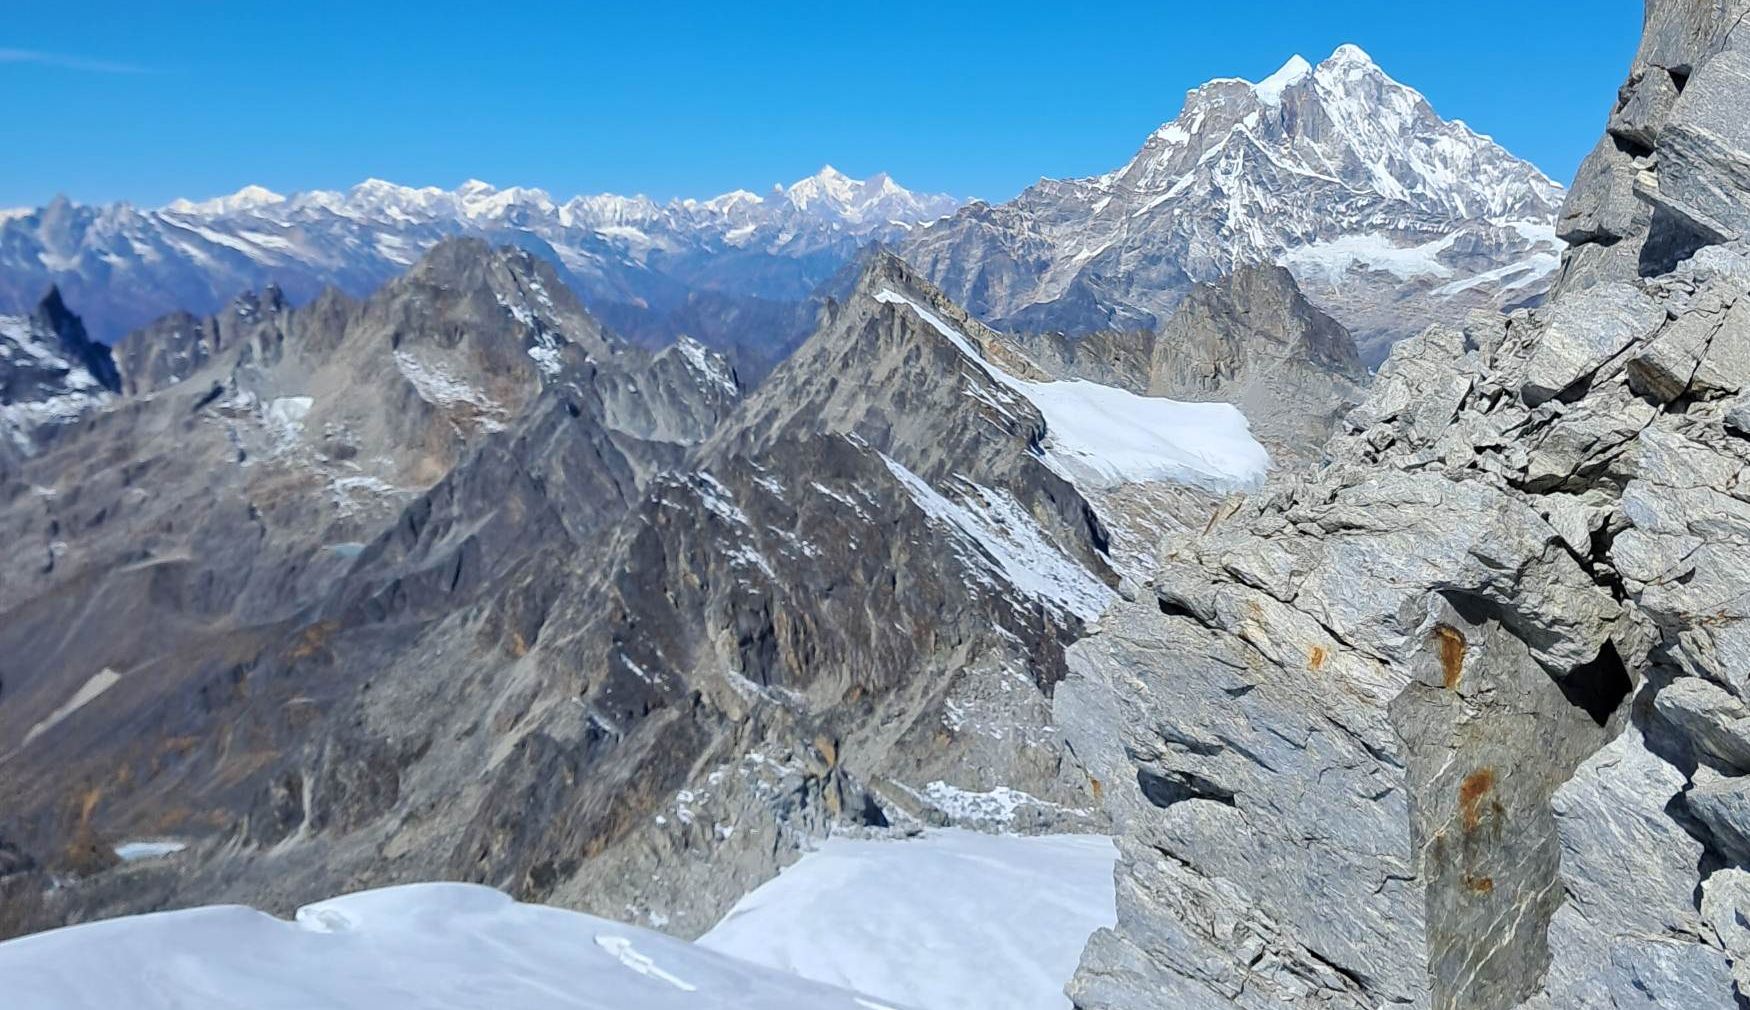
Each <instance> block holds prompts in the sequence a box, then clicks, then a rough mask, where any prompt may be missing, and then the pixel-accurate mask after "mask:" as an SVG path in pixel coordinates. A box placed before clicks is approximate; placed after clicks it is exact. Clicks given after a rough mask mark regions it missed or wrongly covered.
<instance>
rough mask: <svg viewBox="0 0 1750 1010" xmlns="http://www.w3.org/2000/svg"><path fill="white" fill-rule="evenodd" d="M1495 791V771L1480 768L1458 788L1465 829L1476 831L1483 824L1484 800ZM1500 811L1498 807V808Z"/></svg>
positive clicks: (1468, 776) (1466, 777)
mask: <svg viewBox="0 0 1750 1010" xmlns="http://www.w3.org/2000/svg"><path fill="white" fill-rule="evenodd" d="M1494 791H1495V770H1494V769H1493V768H1479V769H1477V770H1476V771H1474V772H1471V773H1470V774H1469V775H1467V776H1465V779H1464V781H1463V782H1462V783H1460V784H1459V787H1458V809H1459V814H1460V816H1461V817H1462V818H1463V819H1464V829H1465V830H1466V831H1475V830H1476V829H1477V825H1479V824H1481V823H1482V822H1483V800H1485V799H1487V798H1488V796H1489V794H1490V793H1492V792H1494ZM1497 809H1498V806H1497Z"/></svg>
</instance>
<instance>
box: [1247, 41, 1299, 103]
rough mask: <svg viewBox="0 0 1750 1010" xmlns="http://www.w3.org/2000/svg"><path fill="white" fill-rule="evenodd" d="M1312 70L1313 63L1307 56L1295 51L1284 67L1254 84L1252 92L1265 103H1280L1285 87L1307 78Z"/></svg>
mask: <svg viewBox="0 0 1750 1010" xmlns="http://www.w3.org/2000/svg"><path fill="white" fill-rule="evenodd" d="M1312 72H1313V68H1312V64H1311V63H1308V62H1307V61H1306V57H1304V56H1302V55H1300V54H1299V53H1295V54H1294V55H1293V56H1290V57H1289V58H1288V62H1287V63H1284V64H1282V69H1280V70H1278V71H1276V72H1275V73H1273V74H1271V75H1270V76H1269V77H1266V78H1264V79H1263V80H1261V81H1259V82H1258V83H1257V84H1255V85H1253V86H1252V92H1253V93H1254V94H1256V95H1257V96H1258V100H1259V101H1261V102H1263V103H1264V104H1265V105H1280V104H1281V103H1282V91H1283V89H1284V88H1287V87H1289V86H1291V85H1295V84H1299V83H1300V82H1301V81H1304V80H1306V78H1307V75H1308V74H1311V73H1312Z"/></svg>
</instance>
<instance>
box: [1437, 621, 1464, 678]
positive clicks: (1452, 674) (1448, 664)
mask: <svg viewBox="0 0 1750 1010" xmlns="http://www.w3.org/2000/svg"><path fill="white" fill-rule="evenodd" d="M1434 637H1435V638H1436V639H1438V640H1439V641H1438V642H1437V643H1436V644H1437V645H1438V646H1439V649H1440V672H1441V674H1442V679H1443V680H1445V682H1446V687H1447V689H1448V690H1451V689H1452V688H1455V687H1457V686H1458V681H1459V678H1460V677H1462V676H1464V635H1463V634H1462V633H1461V632H1460V631H1459V630H1458V629H1457V628H1455V627H1453V626H1452V625H1450V624H1438V625H1435V627H1434Z"/></svg>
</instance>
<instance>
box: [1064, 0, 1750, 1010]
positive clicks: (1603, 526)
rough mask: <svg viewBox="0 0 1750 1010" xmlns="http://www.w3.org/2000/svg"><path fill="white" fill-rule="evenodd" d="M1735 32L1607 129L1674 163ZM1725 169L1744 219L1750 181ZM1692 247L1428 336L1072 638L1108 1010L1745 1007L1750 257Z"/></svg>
mask: <svg viewBox="0 0 1750 1010" xmlns="http://www.w3.org/2000/svg"><path fill="white" fill-rule="evenodd" d="M1726 18H1727V12H1723V11H1722V10H1721V9H1720V5H1716V4H1711V3H1705V4H1704V3H1692V4H1681V3H1672V4H1659V5H1654V7H1653V8H1652V9H1651V10H1650V11H1649V18H1648V37H1647V40H1646V41H1645V42H1644V44H1643V50H1642V58H1641V60H1640V61H1638V62H1637V67H1636V74H1637V77H1636V78H1635V79H1633V80H1631V82H1630V85H1629V86H1628V88H1626V89H1625V97H1624V99H1623V102H1622V104H1621V105H1620V106H1619V108H1618V111H1617V114H1616V117H1615V118H1614V119H1613V121H1612V127H1611V129H1612V131H1613V134H1612V136H1613V137H1615V136H1616V133H1617V132H1620V133H1621V134H1622V135H1623V137H1624V138H1626V140H1625V142H1627V143H1631V144H1632V143H1648V142H1650V143H1651V145H1652V149H1651V150H1650V151H1648V152H1646V156H1647V157H1648V158H1649V164H1654V165H1657V166H1658V168H1657V171H1658V173H1660V174H1661V175H1662V174H1663V173H1664V172H1665V171H1666V165H1667V162H1666V161H1665V159H1664V152H1665V145H1666V144H1667V143H1670V142H1672V139H1673V138H1674V137H1675V136H1676V134H1675V133H1674V132H1673V128H1672V122H1673V120H1672V119H1671V118H1670V117H1672V116H1675V115H1676V114H1677V113H1676V111H1675V110H1676V109H1678V108H1679V107H1680V106H1681V105H1682V104H1683V98H1682V97H1681V96H1679V97H1677V98H1676V100H1675V101H1666V99H1668V98H1670V97H1671V95H1670V94H1668V93H1667V92H1665V91H1661V90H1657V87H1656V85H1655V84H1649V83H1648V81H1649V80H1652V81H1655V82H1656V81H1657V78H1656V77H1650V76H1649V75H1651V74H1652V69H1651V68H1655V67H1656V68H1661V69H1658V72H1659V73H1667V71H1670V72H1671V73H1672V74H1673V76H1672V77H1671V81H1672V83H1673V87H1674V88H1675V87H1676V85H1678V84H1681V83H1683V82H1684V80H1685V79H1687V80H1690V81H1693V80H1695V79H1698V78H1700V79H1710V78H1711V79H1713V80H1715V81H1732V80H1735V78H1734V77H1733V75H1732V73H1731V72H1730V70H1731V65H1732V62H1731V61H1732V60H1734V59H1735V57H1727V56H1724V55H1722V50H1725V51H1728V52H1729V51H1730V40H1729V36H1730V31H1731V27H1732V25H1733V24H1735V21H1734V20H1726ZM1649 53H1657V54H1659V57H1658V58H1659V60H1660V62H1658V63H1656V64H1655V63H1651V62H1649V60H1650V57H1648V55H1647V54H1649ZM1714 59H1726V60H1727V61H1728V63H1727V65H1726V67H1725V68H1723V69H1722V70H1717V71H1715V72H1713V73H1711V74H1709V73H1707V68H1708V66H1709V65H1710V63H1711V61H1712V60H1714ZM1637 89H1641V90H1637ZM1646 89H1653V90H1646ZM1681 90H1683V91H1685V92H1687V90H1688V88H1687V86H1685V87H1683V88H1682V89H1681ZM1735 100H1736V101H1737V102H1738V104H1739V105H1740V106H1742V105H1743V104H1745V103H1746V102H1750V82H1747V83H1746V86H1745V88H1743V89H1739V92H1738V93H1737V95H1736V99H1735ZM1662 110H1663V111H1662ZM1682 143H1688V141H1684V142H1682ZM1613 149H1615V148H1614V147H1613ZM1716 153H1717V152H1716ZM1637 157H1639V155H1637ZM1679 157H1687V155H1684V154H1680V155H1679ZM1710 157H1711V155H1710ZM1697 164H1700V163H1699V162H1697ZM1697 171H1699V172H1700V173H1701V174H1702V175H1703V176H1705V177H1706V179H1707V182H1706V183H1705V184H1703V189H1704V190H1705V189H1706V187H1708V186H1712V187H1716V188H1717V190H1718V192H1719V193H1720V194H1724V197H1723V198H1722V199H1720V200H1718V201H1716V202H1715V203H1712V204H1709V206H1711V207H1714V208H1715V209H1716V210H1719V209H1720V208H1725V207H1727V206H1728V205H1729V204H1730V202H1731V200H1735V199H1738V198H1739V197H1741V196H1742V195H1743V191H1744V186H1743V184H1742V183H1740V182H1739V181H1738V177H1737V175H1736V174H1735V170H1734V169H1733V167H1732V166H1731V165H1730V164H1728V163H1727V162H1726V161H1722V160H1720V159H1719V158H1716V159H1715V166H1714V167H1713V168H1700V169H1697ZM1642 188H1643V189H1644V188H1645V187H1644V186H1643V187H1642ZM1690 191H1691V192H1700V190H1690ZM1595 198H1596V193H1591V192H1588V191H1587V190H1585V189H1583V188H1577V189H1576V192H1575V194H1574V197H1573V199H1574V201H1576V202H1579V203H1584V202H1586V201H1590V200H1594V199H1595ZM1696 199H1700V198H1699V197H1697V198H1696ZM1593 209H1594V210H1595V209H1596V208H1593ZM1574 210H1575V213H1574V214H1571V215H1569V219H1570V220H1579V219H1580V218H1581V217H1583V216H1584V215H1585V214H1586V213H1589V212H1590V211H1588V209H1587V208H1586V207H1584V206H1581V207H1576V208H1574ZM1667 211H1669V208H1661V209H1660V210H1656V211H1655V212H1654V213H1652V214H1646V215H1641V216H1640V218H1639V220H1640V222H1641V223H1640V224H1639V225H1638V226H1636V227H1639V228H1641V229H1643V231H1642V233H1641V234H1639V235H1635V234H1627V235H1622V236H1618V241H1616V242H1615V243H1612V244H1602V245H1599V248H1600V249H1601V250H1606V251H1608V252H1609V256H1610V257H1615V256H1616V255H1617V254H1616V252H1615V251H1614V250H1615V248H1616V246H1618V245H1625V244H1626V245H1630V246H1634V247H1636V248H1639V249H1645V248H1651V245H1650V243H1651V241H1652V240H1653V239H1659V234H1658V231H1659V225H1658V224H1657V221H1658V220H1659V215H1660V214H1661V213H1664V212H1667ZM1720 214H1721V215H1723V214H1724V211H1723V210H1720ZM1714 219H1715V220H1719V219H1720V217H1719V216H1718V215H1716V216H1715V217H1714ZM1699 234H1700V233H1699V232H1693V231H1692V232H1690V235H1691V237H1692V238H1694V237H1695V236H1696V235H1699ZM1649 235H1651V236H1652V239H1649V237H1648V236H1649ZM1702 237H1703V238H1704V239H1706V240H1708V241H1712V240H1713V239H1715V238H1718V237H1720V236H1719V235H1713V236H1711V237H1709V236H1705V235H1704V236H1702ZM1689 253H1690V254H1686V255H1685V256H1684V257H1683V258H1682V259H1681V261H1680V262H1677V263H1676V264H1675V265H1673V266H1671V267H1669V268H1663V267H1660V266H1659V265H1658V264H1657V263H1655V262H1654V261H1652V260H1645V259H1642V258H1641V257H1640V254H1639V253H1637V254H1636V256H1635V258H1634V259H1633V263H1634V266H1633V268H1632V269H1629V270H1626V271H1622V272H1618V273H1614V274H1609V273H1608V272H1600V273H1598V274H1595V275H1593V276H1591V277H1584V276H1582V273H1583V272H1584V270H1585V269H1586V268H1587V266H1588V261H1584V260H1582V259H1581V258H1579V256H1576V257H1575V258H1573V259H1571V260H1570V263H1569V270H1568V276H1567V278H1566V279H1565V281H1564V287H1563V290H1562V291H1561V292H1560V293H1558V295H1557V296H1556V297H1555V299H1554V300H1553V301H1552V302H1551V303H1550V305H1549V306H1548V307H1547V308H1545V309H1543V310H1539V311H1537V312H1534V313H1530V314H1526V313H1519V314H1515V315H1514V316H1513V317H1511V318H1510V319H1509V320H1508V321H1507V322H1506V323H1505V325H1503V324H1502V323H1501V322H1500V321H1497V320H1489V319H1481V318H1479V319H1474V320H1472V321H1470V322H1468V323H1466V324H1465V325H1463V326H1459V327H1447V328H1440V327H1437V328H1435V329H1433V330H1431V331H1429V332H1428V333H1425V334H1423V335H1422V336H1420V337H1417V338H1415V339H1413V340H1409V341H1405V342H1404V343H1402V344H1400V345H1399V346H1398V348H1397V349H1396V350H1395V351H1394V353H1393V356H1392V358H1391V359H1390V360H1389V361H1388V362H1387V363H1386V365H1385V366H1384V367H1383V368H1382V369H1381V371H1380V374H1379V376H1378V378H1377V381H1376V382H1375V384H1374V387H1373V389H1372V390H1371V391H1370V394H1369V396H1368V399H1367V401H1366V402H1365V403H1363V404H1362V405H1361V406H1360V407H1359V408H1357V409H1356V410H1355V411H1354V412H1353V413H1351V414H1350V416H1349V418H1348V420H1347V422H1346V426H1345V430H1344V431H1342V432H1340V433H1339V434H1338V435H1337V436H1336V437H1335V438H1334V439H1332V441H1331V442H1330V444H1329V445H1328V446H1327V447H1326V453H1327V456H1328V461H1327V462H1326V463H1325V464H1324V465H1322V466H1320V467H1318V468H1316V469H1313V470H1312V471H1310V472H1309V473H1306V474H1304V475H1301V476H1300V477H1298V478H1297V479H1293V480H1288V481H1284V482H1281V483H1279V484H1278V485H1276V486H1275V487H1273V488H1272V489H1271V490H1269V491H1268V492H1267V493H1266V494H1264V495H1262V496H1260V497H1257V498H1254V499H1252V500H1249V501H1247V502H1245V503H1244V504H1243V505H1240V506H1239V507H1237V508H1236V509H1234V510H1233V511H1232V512H1231V513H1226V514H1222V515H1218V517H1217V521H1215V522H1214V523H1212V524H1211V526H1210V528H1208V529H1207V530H1203V531H1195V530H1193V531H1190V532H1188V533H1186V534H1181V535H1178V536H1176V537H1174V538H1172V539H1170V540H1169V541H1168V542H1167V543H1165V544H1163V545H1162V547H1161V549H1160V551H1159V556H1160V558H1161V564H1160V565H1159V569H1158V572H1157V574H1156V576H1155V578H1154V581H1153V584H1152V586H1150V587H1149V588H1148V589H1147V590H1145V591H1144V592H1143V593H1141V594H1140V599H1138V600H1137V602H1135V603H1130V604H1121V605H1120V606H1119V608H1118V609H1117V610H1116V611H1115V612H1114V613H1112V614H1109V615H1108V616H1107V618H1106V619H1105V620H1104V621H1103V622H1102V626H1101V629H1100V631H1099V633H1097V634H1095V635H1094V636H1092V637H1090V638H1088V639H1085V640H1084V641H1082V642H1080V643H1078V644H1077V645H1075V646H1073V647H1072V648H1071V649H1070V652H1069V667H1070V675H1069V678H1068V679H1067V680H1066V681H1065V683H1064V684H1063V685H1062V686H1061V687H1060V689H1059V692H1058V696H1057V702H1056V711H1057V713H1058V715H1059V717H1060V719H1061V720H1062V722H1063V725H1064V730H1065V733H1066V735H1067V736H1068V738H1069V740H1070V743H1071V745H1072V746H1073V747H1075V748H1076V749H1077V751H1078V753H1087V754H1090V755H1094V756H1095V757H1094V759H1093V760H1091V761H1090V763H1089V768H1090V769H1095V768H1098V769H1100V772H1099V773H1100V774H1101V775H1102V777H1103V778H1106V779H1108V780H1110V781H1123V782H1125V783H1126V785H1130V783H1131V780H1134V786H1133V787H1131V788H1129V789H1128V790H1119V789H1117V788H1115V787H1108V788H1107V789H1106V790H1105V792H1106V794H1107V795H1113V794H1119V795H1113V798H1112V799H1111V800H1109V801H1108V802H1109V806H1110V807H1111V809H1112V811H1113V814H1114V818H1115V819H1116V820H1117V821H1118V822H1119V823H1121V824H1122V825H1123V827H1124V839H1123V841H1122V842H1121V848H1122V851H1123V852H1124V855H1125V858H1124V860H1123V862H1122V863H1121V866H1120V869H1119V896H1120V898H1119V906H1120V907H1119V923H1118V926H1117V928H1116V929H1114V930H1112V931H1109V932H1106V933H1102V934H1099V935H1097V936H1096V937H1095V939H1094V940H1093V941H1092V942H1091V943H1090V945H1089V947H1088V950H1087V952H1086V954H1085V956H1084V959H1083V964H1082V968H1081V971H1080V972H1079V973H1078V975H1077V977H1076V979H1075V980H1074V981H1073V982H1072V984H1071V986H1070V994H1071V996H1072V998H1073V999H1074V1001H1075V1002H1076V1004H1077V1005H1078V1006H1080V1007H1086V1008H1095V1007H1138V1006H1197V1007H1203V1006H1207V1007H1260V1008H1261V1007H1266V1006H1269V1007H1279V1006H1284V1005H1287V1006H1297V1007H1315V1006H1317V1007H1329V1006H1344V1007H1369V1008H1376V1007H1381V1006H1407V1007H1428V1008H1439V1010H1505V1008H1515V1007H1523V1008H1526V1010H1555V1008H1564V1010H1566V1008H1587V1010H1590V1008H1600V1010H1603V1008H1626V1007H1631V1006H1632V1007H1668V1008H1673V1010H1675V1008H1678V1007H1722V1008H1724V1007H1733V1006H1739V1005H1742V1001H1743V1000H1744V999H1745V998H1747V997H1750V992H1747V991H1746V990H1745V989H1744V988H1743V980H1744V978H1745V973H1744V971H1743V968H1742V964H1743V958H1744V957H1745V955H1746V952H1745V948H1744V946H1743V935H1742V931H1741V928H1740V926H1739V925H1738V920H1735V919H1734V918H1733V916H1735V915H1737V914H1738V913H1737V911H1736V909H1737V908H1739V907H1740V906H1739V902H1740V900H1741V897H1742V895H1741V890H1742V888H1741V874H1740V871H1741V870H1742V869H1743V860H1744V859H1745V857H1746V851H1745V844H1744V835H1743V831H1744V829H1745V816H1746V815H1745V812H1744V799H1743V797H1744V791H1743V790H1742V788H1741V787H1740V783H1741V782H1742V781H1743V780H1742V778H1741V777H1742V776H1743V775H1744V772H1745V771H1746V766H1745V763H1746V761H1747V760H1750V750H1747V748H1746V742H1747V741H1746V734H1745V726H1746V725H1747V723H1746V714H1747V709H1746V708H1745V699H1746V697H1750V690H1747V687H1750V685H1747V684H1746V682H1745V679H1744V674H1743V670H1744V669H1746V658H1745V652H1744V629H1743V626H1742V625H1743V621H1744V617H1745V615H1744V614H1743V608H1742V606H1741V600H1742V598H1743V596H1744V593H1745V588H1746V586H1745V581H1744V578H1745V577H1744V573H1745V572H1746V571H1750V555H1747V554H1746V552H1747V551H1750V547H1747V546H1746V545H1750V535H1747V531H1750V526H1746V524H1745V523H1744V521H1743V518H1742V514H1743V512H1744V502H1743V501H1742V500H1741V498H1742V497H1743V493H1742V488H1741V487H1740V484H1741V479H1742V478H1741V475H1742V474H1743V473H1744V472H1746V470H1745V468H1746V466H1750V443H1747V442H1746V441H1745V440H1744V438H1743V437H1742V436H1741V435H1740V434H1739V431H1740V428H1739V427H1738V425H1739V423H1740V422H1739V421H1738V420H1735V418H1736V416H1737V413H1738V412H1739V411H1740V408H1739V406H1738V400H1737V398H1738V397H1739V395H1740V391H1741V390H1742V389H1743V388H1744V385H1745V383H1746V382H1747V381H1750V359H1747V358H1746V355H1745V354H1744V353H1743V351H1742V350H1741V349H1740V347H1741V344H1742V342H1743V341H1744V340H1745V339H1747V338H1750V325H1747V324H1750V317H1746V316H1744V315H1742V310H1741V308H1740V307H1741V306H1744V305H1747V304H1750V302H1747V301H1746V298H1750V279H1747V278H1746V276H1745V274H1744V273H1743V270H1744V268H1745V267H1746V266H1750V257H1747V256H1746V251H1745V249H1744V247H1743V246H1742V244H1740V243H1730V244H1719V243H1718V242H1714V243H1713V244H1711V245H1705V246H1702V247H1699V248H1692V249H1691V250H1689ZM1603 263H1604V261H1603V260H1598V261H1592V262H1591V265H1592V266H1598V265H1600V264H1603ZM1611 269H1615V268H1614V267H1613V268H1611ZM1643 273H1645V276H1642V274H1643ZM1114 716H1116V717H1117V724H1116V725H1114V722H1113V718H1114ZM1335 744H1342V745H1343V746H1334V745H1335Z"/></svg>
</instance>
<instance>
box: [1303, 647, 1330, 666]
mask: <svg viewBox="0 0 1750 1010" xmlns="http://www.w3.org/2000/svg"><path fill="white" fill-rule="evenodd" d="M1330 658H1331V654H1330V653H1329V652H1326V651H1325V647H1324V646H1322V645H1315V646H1313V647H1312V648H1310V649H1308V650H1307V653H1306V666H1307V669H1309V670H1315V671H1316V670H1323V669H1324V668H1325V660H1327V659H1330Z"/></svg>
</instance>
